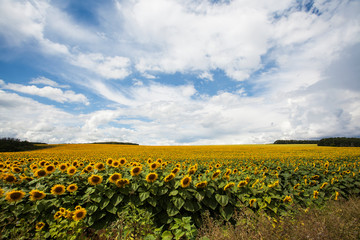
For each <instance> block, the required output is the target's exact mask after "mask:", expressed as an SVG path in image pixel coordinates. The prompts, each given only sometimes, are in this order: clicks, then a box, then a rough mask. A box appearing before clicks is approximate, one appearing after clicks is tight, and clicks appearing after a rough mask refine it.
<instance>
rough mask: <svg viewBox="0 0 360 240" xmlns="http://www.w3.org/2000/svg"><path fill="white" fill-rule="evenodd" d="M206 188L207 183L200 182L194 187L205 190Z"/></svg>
mask: <svg viewBox="0 0 360 240" xmlns="http://www.w3.org/2000/svg"><path fill="white" fill-rule="evenodd" d="M206 186H207V181H202V182H199V183H197V184H196V185H195V187H196V188H205V187H206Z"/></svg>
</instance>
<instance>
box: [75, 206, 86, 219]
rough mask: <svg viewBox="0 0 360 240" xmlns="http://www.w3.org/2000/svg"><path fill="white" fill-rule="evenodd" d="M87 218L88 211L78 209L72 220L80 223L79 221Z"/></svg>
mask: <svg viewBox="0 0 360 240" xmlns="http://www.w3.org/2000/svg"><path fill="white" fill-rule="evenodd" d="M85 216H86V209H85V208H80V209H77V210H75V211H74V212H73V214H72V218H73V220H74V221H79V220H81V219H83V218H85Z"/></svg>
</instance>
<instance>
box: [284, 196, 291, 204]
mask: <svg viewBox="0 0 360 240" xmlns="http://www.w3.org/2000/svg"><path fill="white" fill-rule="evenodd" d="M283 202H284V203H291V202H292V198H291V197H290V196H285V198H284V199H283Z"/></svg>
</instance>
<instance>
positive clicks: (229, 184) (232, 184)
mask: <svg viewBox="0 0 360 240" xmlns="http://www.w3.org/2000/svg"><path fill="white" fill-rule="evenodd" d="M233 186H235V183H233V182H230V183H228V184H226V186H225V187H224V191H226V190H228V189H230V188H232V187H233Z"/></svg>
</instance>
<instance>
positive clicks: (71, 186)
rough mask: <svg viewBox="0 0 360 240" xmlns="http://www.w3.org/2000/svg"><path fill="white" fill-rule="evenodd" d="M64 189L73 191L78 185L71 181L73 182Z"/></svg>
mask: <svg viewBox="0 0 360 240" xmlns="http://www.w3.org/2000/svg"><path fill="white" fill-rule="evenodd" d="M66 190H67V191H68V192H71V193H72V192H75V191H76V190H78V186H77V185H76V183H73V184H70V185H69V186H68V187H67V188H66Z"/></svg>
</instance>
